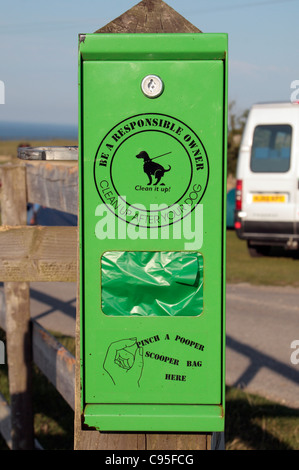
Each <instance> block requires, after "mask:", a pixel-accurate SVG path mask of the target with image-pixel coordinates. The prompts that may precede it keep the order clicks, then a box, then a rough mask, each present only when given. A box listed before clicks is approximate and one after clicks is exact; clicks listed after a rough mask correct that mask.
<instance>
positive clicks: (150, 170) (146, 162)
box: [136, 150, 171, 186]
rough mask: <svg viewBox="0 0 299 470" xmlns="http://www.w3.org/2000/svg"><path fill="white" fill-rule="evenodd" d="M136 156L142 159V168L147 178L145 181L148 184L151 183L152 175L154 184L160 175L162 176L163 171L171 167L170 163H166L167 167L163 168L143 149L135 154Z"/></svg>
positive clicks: (159, 178) (157, 181)
mask: <svg viewBox="0 0 299 470" xmlns="http://www.w3.org/2000/svg"><path fill="white" fill-rule="evenodd" d="M136 158H142V159H143V170H144V173H146V174H147V176H148V179H149V183H147V185H148V186H149V185H150V184H152V176H154V177H155V178H156V182H155V183H154V186H156V185H157V184H158V183H159V181H160V180H161V178H162V176H164V173H165V172H166V171H169V170H170V169H171V166H170V165H168V166H169V168H168V169H165V168H164V167H163V166H162V165H159V163H156V162H153V160H154V159H151V158H150V157H149V155H148V153H147V152H145V151H144V150H143V151H142V152H140V153H139V154H138V155H136Z"/></svg>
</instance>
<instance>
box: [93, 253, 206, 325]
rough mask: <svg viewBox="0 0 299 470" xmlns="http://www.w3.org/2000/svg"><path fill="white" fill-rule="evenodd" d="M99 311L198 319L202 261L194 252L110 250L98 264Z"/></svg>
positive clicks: (120, 314)
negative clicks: (100, 276) (100, 293)
mask: <svg viewBox="0 0 299 470" xmlns="http://www.w3.org/2000/svg"><path fill="white" fill-rule="evenodd" d="M101 267H102V269H101V274H102V310H103V312H104V314H105V315H112V316H132V315H134V316H136V315H138V316H168V315H169V316H197V315H200V314H201V312H202V308H203V258H202V256H201V255H200V254H199V253H193V252H144V251H135V252H129V251H110V252H106V253H104V255H103V257H102V263H101Z"/></svg>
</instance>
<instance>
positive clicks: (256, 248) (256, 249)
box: [247, 242, 271, 258]
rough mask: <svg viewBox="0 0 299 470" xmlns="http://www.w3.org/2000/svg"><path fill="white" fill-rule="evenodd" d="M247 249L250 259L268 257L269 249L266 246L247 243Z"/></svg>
mask: <svg viewBox="0 0 299 470" xmlns="http://www.w3.org/2000/svg"><path fill="white" fill-rule="evenodd" d="M247 247H248V251H249V254H250V256H251V257H252V258H258V257H260V256H268V255H269V253H270V249H271V247H270V246H268V245H251V244H250V243H249V242H247Z"/></svg>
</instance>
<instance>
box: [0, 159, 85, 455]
mask: <svg viewBox="0 0 299 470" xmlns="http://www.w3.org/2000/svg"><path fill="white" fill-rule="evenodd" d="M0 180H1V219H2V220H1V221H2V225H1V227H0V281H1V282H4V292H3V295H2V297H1V299H0V300H1V304H0V327H1V328H2V329H3V330H5V331H6V355H7V363H8V371H9V393H10V404H8V403H7V402H6V400H5V399H4V397H3V396H2V395H1V394H0V433H1V434H2V436H3V437H4V439H5V441H6V442H7V445H8V446H9V448H10V449H13V450H19V449H33V448H40V445H39V443H38V442H37V441H36V440H35V438H34V431H33V410H32V387H31V366H32V361H34V363H35V364H36V365H37V366H38V368H39V369H40V370H41V371H42V373H43V374H44V375H45V376H46V377H47V378H48V379H49V380H50V382H51V383H52V384H53V385H54V386H55V387H56V389H57V390H58V391H59V392H60V394H61V395H62V397H63V398H64V399H65V400H66V401H67V403H68V404H69V405H70V406H71V407H72V408H73V409H74V408H75V363H76V361H75V357H74V356H72V355H71V354H70V353H69V351H67V350H66V349H65V348H64V347H63V346H62V345H61V344H60V343H59V342H58V341H57V340H56V339H55V338H54V337H53V336H52V335H51V334H50V333H49V332H48V331H46V330H45V329H44V328H42V327H41V326H40V325H39V324H38V322H36V321H34V320H32V319H31V318H30V306H29V301H30V282H33V281H45V282H49V281H52V282H54V281H63V282H75V281H76V280H77V244H78V242H77V227H44V226H43V227H42V226H27V225H26V221H27V202H32V203H37V204H41V205H43V206H46V207H49V208H52V209H57V210H61V211H65V212H68V213H71V214H76V215H77V210H78V203H77V201H78V196H77V195H78V162H77V161H25V162H24V161H20V162H19V163H12V164H5V165H2V166H1V167H0Z"/></svg>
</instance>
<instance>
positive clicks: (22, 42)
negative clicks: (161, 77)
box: [0, 0, 299, 125]
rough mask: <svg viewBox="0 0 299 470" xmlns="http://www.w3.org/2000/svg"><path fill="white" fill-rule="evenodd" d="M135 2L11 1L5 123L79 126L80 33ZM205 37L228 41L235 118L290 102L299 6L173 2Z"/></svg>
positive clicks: (5, 41) (4, 66)
mask: <svg viewBox="0 0 299 470" xmlns="http://www.w3.org/2000/svg"><path fill="white" fill-rule="evenodd" d="M137 3H138V0H109V1H108V0H85V1H84V2H83V1H82V0H81V1H78V0H51V2H48V1H45V0H39V1H37V0H25V1H24V0H10V1H6V2H2V4H1V9H0V80H2V81H3V82H4V84H5V104H2V105H0V121H2V122H3V121H10V122H26V123H31V122H33V123H35V122H40V123H57V124H75V125H76V124H77V109H78V107H77V51H78V34H79V33H92V32H94V31H95V30H97V29H99V28H100V27H102V26H104V25H105V24H107V23H108V22H109V21H111V20H113V19H114V18H116V17H118V16H119V15H121V14H122V13H124V12H125V11H126V10H128V9H130V8H131V7H132V6H134V5H136V4H137ZM166 3H168V5H170V6H171V7H172V8H174V9H175V10H176V11H177V12H179V13H180V14H181V15H183V16H184V17H185V18H187V19H188V20H189V21H190V22H191V23H193V24H194V25H195V26H197V27H198V28H199V29H201V30H202V31H203V32H206V33H210V32H217V33H218V32H226V33H228V35H229V101H235V102H236V108H235V109H236V112H237V114H240V113H242V112H243V111H244V110H245V109H248V108H249V107H250V106H251V105H252V104H253V103H255V102H260V101H289V100H290V95H291V92H292V89H291V82H292V81H294V80H299V60H298V56H299V51H298V49H299V28H298V20H299V0H264V1H262V0H260V1H255V0H252V1H249V0H222V1H221V0H209V2H207V1H201V0H168V1H167V2H166Z"/></svg>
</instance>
